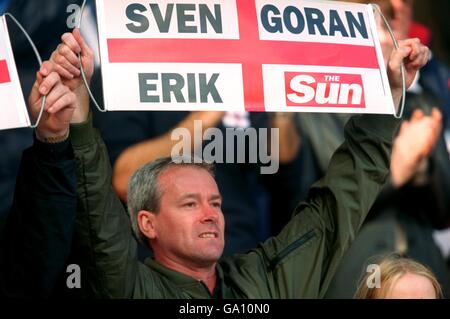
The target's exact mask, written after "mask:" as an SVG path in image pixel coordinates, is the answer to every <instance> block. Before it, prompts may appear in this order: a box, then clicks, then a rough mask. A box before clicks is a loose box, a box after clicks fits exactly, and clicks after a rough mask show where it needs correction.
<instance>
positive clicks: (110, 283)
mask: <svg viewBox="0 0 450 319" xmlns="http://www.w3.org/2000/svg"><path fill="white" fill-rule="evenodd" d="M71 132H72V145H73V148H74V152H75V159H76V170H77V184H78V185H77V200H78V204H77V205H78V206H77V220H76V229H75V237H74V240H76V243H77V246H78V247H77V251H78V256H79V258H80V260H82V261H83V262H82V264H81V265H80V266H81V273H82V286H83V288H84V292H86V293H87V295H88V296H91V297H100V298H130V297H132V296H134V290H135V287H137V286H139V285H140V280H141V279H142V278H141V279H140V276H141V273H142V272H143V270H142V269H143V267H142V264H140V262H139V261H138V258H137V243H136V240H135V239H134V237H133V235H132V230H131V226H130V219H129V217H128V214H127V212H126V210H125V209H124V207H123V205H122V203H121V202H120V200H119V199H118V197H117V196H116V194H115V193H114V190H113V189H112V186H111V166H110V162H109V158H108V153H107V150H106V147H105V144H104V143H103V140H102V139H101V137H100V135H99V133H98V132H97V131H96V130H95V129H94V128H93V126H92V120H91V119H90V120H89V121H87V122H85V123H82V124H77V125H72V126H71Z"/></svg>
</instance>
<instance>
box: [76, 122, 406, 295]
mask: <svg viewBox="0 0 450 319" xmlns="http://www.w3.org/2000/svg"><path fill="white" fill-rule="evenodd" d="M397 125H398V121H397V120H395V119H394V118H393V117H392V116H381V115H362V116H361V115H358V116H354V117H353V118H352V119H351V120H350V121H349V122H348V124H347V126H346V131H345V137H346V141H345V142H344V143H343V145H342V146H341V147H340V148H339V149H338V150H337V151H336V153H335V154H334V156H333V157H332V159H331V162H330V166H329V169H328V172H327V174H326V176H325V177H324V178H323V179H322V180H320V181H318V182H317V183H316V184H314V185H313V187H312V188H311V191H310V195H309V198H308V200H307V201H306V202H303V203H300V204H299V205H298V207H297V208H296V210H295V211H294V214H293V217H292V219H291V221H290V222H289V223H288V224H287V225H286V226H285V228H284V229H283V230H282V231H281V233H280V234H279V235H278V236H276V237H272V238H269V239H268V240H266V241H265V242H264V243H261V244H260V245H259V246H258V247H257V248H255V249H253V250H251V251H250V252H248V253H247V254H242V255H236V256H232V257H228V258H225V259H223V260H221V261H219V262H218V264H217V274H218V279H217V280H218V283H217V289H216V290H217V291H216V292H215V293H214V294H213V295H211V294H210V293H209V291H208V289H207V288H206V286H205V285H204V284H203V283H202V282H200V281H198V280H196V279H194V278H191V277H188V276H186V275H183V274H181V273H178V272H175V271H172V270H170V269H167V268H165V267H163V266H162V265H159V264H158V263H156V262H155V261H154V260H151V259H147V260H146V262H145V264H144V263H141V262H139V261H138V258H137V243H136V240H135V239H134V237H133V236H132V231H131V226H130V220H129V217H128V214H127V213H126V211H125V209H124V208H123V206H122V204H121V202H120V200H119V199H118V198H117V196H116V195H115V194H114V192H113V189H112V186H111V168H110V164H109V159H108V154H107V150H106V147H105V145H104V143H103V141H102V139H101V137H100V136H99V134H98V133H97V132H96V131H95V130H94V129H93V127H92V124H91V122H90V121H88V122H86V123H83V124H80V125H75V126H73V127H72V128H71V136H72V144H73V147H74V152H75V157H76V162H77V179H78V181H77V183H78V195H77V196H78V209H77V214H78V216H77V224H76V236H75V240H77V243H78V245H80V247H81V248H82V251H83V258H82V261H83V262H82V264H81V267H82V268H81V269H82V270H83V274H82V278H83V282H82V285H83V287H84V288H85V289H86V290H87V291H89V293H90V294H92V296H95V297H100V298H216V297H222V298H318V297H323V296H324V294H325V292H326V290H327V287H328V285H329V283H330V281H331V279H332V277H333V275H334V273H335V270H336V268H337V266H338V264H339V262H340V261H341V258H342V256H343V254H344V252H345V251H346V249H347V248H348V247H349V245H350V243H351V241H352V240H353V238H354V237H355V233H356V232H357V231H358V229H359V227H360V226H361V223H362V222H363V220H364V218H365V217H366V214H367V212H368V211H369V208H370V207H371V205H372V203H373V202H374V200H375V198H376V197H377V195H378V193H379V191H380V189H381V187H382V186H383V184H384V183H385V181H386V179H387V177H388V174H389V158H390V151H391V146H392V138H393V135H394V132H395V130H396V128H397Z"/></svg>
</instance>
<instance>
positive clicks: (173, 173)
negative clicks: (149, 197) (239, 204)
mask: <svg viewBox="0 0 450 319" xmlns="http://www.w3.org/2000/svg"><path fill="white" fill-rule="evenodd" d="M158 180H159V183H161V184H166V185H167V184H174V185H173V186H181V185H193V184H198V185H200V184H201V185H205V184H211V186H215V187H216V188H217V183H216V180H215V179H214V177H213V176H212V175H211V174H210V173H209V172H208V171H207V170H206V169H204V168H201V167H199V166H194V165H170V166H169V167H167V168H166V169H164V171H163V172H161V174H160V176H159V178H158ZM161 186H162V185H161Z"/></svg>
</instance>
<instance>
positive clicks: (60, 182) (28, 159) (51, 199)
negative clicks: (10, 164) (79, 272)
mask: <svg viewBox="0 0 450 319" xmlns="http://www.w3.org/2000/svg"><path fill="white" fill-rule="evenodd" d="M75 187H76V180H75V161H74V158H73V152H72V148H71V146H70V141H69V140H67V141H65V142H62V143H58V144H45V143H42V142H39V141H38V140H36V139H35V141H34V145H33V146H32V147H31V148H29V149H27V150H25V151H24V153H23V156H22V160H21V163H20V170H19V173H18V176H17V181H16V189H15V193H14V201H13V205H12V207H11V211H10V213H9V216H8V221H7V224H6V228H5V230H4V232H3V234H2V250H1V256H0V264H1V265H0V268H1V269H0V289H1V295H4V296H8V297H13V298H42V297H44V298H45V297H49V296H50V295H51V293H52V290H53V289H54V288H55V284H56V282H57V280H58V278H59V276H61V275H62V274H63V273H64V271H65V268H64V266H65V265H66V261H67V258H68V255H69V252H70V246H71V243H72V234H73V228H74V227H73V226H74V223H75V213H76V190H75Z"/></svg>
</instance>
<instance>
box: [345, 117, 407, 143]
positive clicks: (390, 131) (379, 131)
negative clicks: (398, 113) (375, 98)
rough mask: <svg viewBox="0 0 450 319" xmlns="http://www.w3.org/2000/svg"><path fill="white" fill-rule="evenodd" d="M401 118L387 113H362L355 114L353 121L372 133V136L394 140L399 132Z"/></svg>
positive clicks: (357, 125)
mask: <svg viewBox="0 0 450 319" xmlns="http://www.w3.org/2000/svg"><path fill="white" fill-rule="evenodd" d="M400 122H401V119H397V118H395V117H394V116H393V115H386V114H362V115H357V116H353V123H354V124H355V126H356V127H360V128H363V129H364V130H366V131H368V132H370V133H371V135H372V136H378V137H380V138H382V139H383V140H387V141H392V139H393V138H394V135H395V134H396V133H397V129H398V126H399V125H400Z"/></svg>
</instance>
